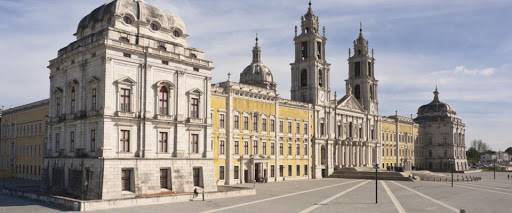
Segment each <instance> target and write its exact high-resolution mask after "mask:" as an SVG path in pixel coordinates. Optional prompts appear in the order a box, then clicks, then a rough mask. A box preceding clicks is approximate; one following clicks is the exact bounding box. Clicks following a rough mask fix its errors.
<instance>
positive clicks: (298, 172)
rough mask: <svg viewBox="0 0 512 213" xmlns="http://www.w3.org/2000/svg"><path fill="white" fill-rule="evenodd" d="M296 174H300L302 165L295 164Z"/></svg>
mask: <svg viewBox="0 0 512 213" xmlns="http://www.w3.org/2000/svg"><path fill="white" fill-rule="evenodd" d="M295 175H296V176H300V165H296V166H295Z"/></svg>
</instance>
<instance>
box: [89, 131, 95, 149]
mask: <svg viewBox="0 0 512 213" xmlns="http://www.w3.org/2000/svg"><path fill="white" fill-rule="evenodd" d="M90 148H91V152H94V151H96V130H95V129H91V147H90Z"/></svg>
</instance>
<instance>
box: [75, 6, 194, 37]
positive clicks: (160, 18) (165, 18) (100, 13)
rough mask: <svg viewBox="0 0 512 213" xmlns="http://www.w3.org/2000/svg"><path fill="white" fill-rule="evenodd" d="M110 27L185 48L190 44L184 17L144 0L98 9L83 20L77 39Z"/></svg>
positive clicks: (76, 34) (79, 26) (77, 32)
mask: <svg viewBox="0 0 512 213" xmlns="http://www.w3.org/2000/svg"><path fill="white" fill-rule="evenodd" d="M108 27H114V28H118V29H120V30H123V31H130V32H137V33H139V34H146V35H147V36H151V37H157V38H160V39H163V40H169V41H172V42H175V43H180V44H183V45H186V43H185V40H184V39H185V38H186V37H187V36H188V35H187V30H186V26H185V23H184V22H183V20H182V19H181V18H180V17H178V16H176V15H174V14H172V13H170V12H167V11H164V10H162V9H159V8H157V7H155V6H152V5H149V4H147V3H145V2H144V0H114V1H112V2H110V3H107V4H104V5H102V6H100V7H98V8H96V9H94V10H93V11H92V12H91V13H89V14H88V15H86V16H85V17H84V18H82V19H81V20H80V23H79V24H78V27H77V30H76V33H75V36H76V37H77V39H80V38H83V37H85V36H87V35H89V34H93V33H95V32H98V31H100V30H102V29H105V28H108Z"/></svg>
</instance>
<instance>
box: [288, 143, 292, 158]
mask: <svg viewBox="0 0 512 213" xmlns="http://www.w3.org/2000/svg"><path fill="white" fill-rule="evenodd" d="M288 155H292V143H288Z"/></svg>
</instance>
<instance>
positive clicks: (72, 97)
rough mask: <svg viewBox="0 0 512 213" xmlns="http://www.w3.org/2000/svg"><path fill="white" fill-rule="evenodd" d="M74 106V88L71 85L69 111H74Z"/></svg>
mask: <svg viewBox="0 0 512 213" xmlns="http://www.w3.org/2000/svg"><path fill="white" fill-rule="evenodd" d="M75 106H76V90H75V87H74V86H73V87H71V103H70V108H71V113H75Z"/></svg>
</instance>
